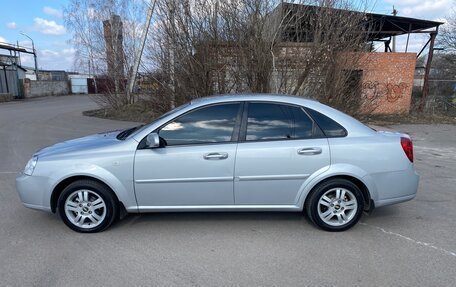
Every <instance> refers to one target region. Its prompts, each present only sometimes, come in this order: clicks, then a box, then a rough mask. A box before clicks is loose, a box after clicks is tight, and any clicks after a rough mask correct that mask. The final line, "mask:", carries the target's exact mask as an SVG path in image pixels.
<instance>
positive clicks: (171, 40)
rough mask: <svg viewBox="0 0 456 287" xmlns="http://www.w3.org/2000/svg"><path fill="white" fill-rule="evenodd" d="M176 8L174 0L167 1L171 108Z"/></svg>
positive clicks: (173, 106) (173, 79) (172, 100)
mask: <svg viewBox="0 0 456 287" xmlns="http://www.w3.org/2000/svg"><path fill="white" fill-rule="evenodd" d="M175 9H176V3H175V0H170V1H169V2H168V13H169V26H170V27H169V29H170V32H169V37H168V38H169V39H168V45H169V46H170V47H169V62H170V67H169V78H170V86H171V87H170V88H171V99H170V102H171V103H170V106H171V109H174V108H175V106H176V99H175V95H176V82H175V76H174V68H175V65H174V61H175V59H174V57H175V55H174V49H175V36H176V34H175V33H176V26H175V23H174V13H175Z"/></svg>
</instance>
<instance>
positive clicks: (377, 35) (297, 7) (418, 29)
mask: <svg viewBox="0 0 456 287" xmlns="http://www.w3.org/2000/svg"><path fill="white" fill-rule="evenodd" d="M331 11H334V12H337V13H343V14H346V17H353V16H354V17H357V18H359V19H361V20H360V23H359V24H360V25H359V26H360V33H364V34H365V41H366V43H372V44H373V43H374V42H383V43H384V46H385V49H384V52H393V50H392V49H391V42H392V40H393V39H394V37H396V36H401V35H407V42H406V47H405V52H407V51H408V47H409V40H410V35H411V34H428V35H429V40H428V41H427V43H426V44H425V45H424V46H423V48H422V49H421V51H420V52H419V53H418V54H417V56H416V57H417V58H418V57H420V56H421V54H422V53H423V52H424V51H425V50H426V48H428V57H427V63H426V69H425V75H424V85H423V95H422V97H421V100H420V105H419V110H420V111H423V110H424V107H425V104H426V99H427V96H428V94H429V73H430V70H431V64H432V58H433V54H434V50H435V49H434V44H435V39H436V36H437V34H438V30H439V26H440V25H442V24H443V23H441V22H436V21H429V20H423V19H416V18H409V17H401V16H396V15H384V14H376V13H365V12H358V11H349V10H340V9H335V8H325V7H319V6H311V5H303V4H295V3H285V2H283V3H281V4H279V5H278V6H277V7H276V8H275V9H274V10H273V11H272V13H271V19H272V20H271V22H272V23H273V25H274V23H275V25H277V26H279V25H280V26H281V27H280V31H279V32H278V35H279V36H278V37H280V38H281V40H282V41H285V42H286V41H289V42H312V41H313V35H312V33H311V32H310V31H311V29H307V28H308V27H309V24H310V23H311V21H312V18H314V17H315V18H317V17H318V15H320V13H329V12H331ZM287 17H288V18H291V17H295V19H299V21H301V24H300V25H296V24H295V22H294V25H292V26H288V25H287V24H286V23H287V22H288V21H287V20H286V19H287ZM283 19H285V20H283ZM284 23H285V24H284ZM282 24H284V25H282Z"/></svg>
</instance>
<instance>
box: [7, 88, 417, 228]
mask: <svg viewBox="0 0 456 287" xmlns="http://www.w3.org/2000/svg"><path fill="white" fill-rule="evenodd" d="M418 181H419V176H418V175H417V173H416V172H415V168H414V166H413V147H412V142H411V140H410V137H409V136H408V135H406V134H401V133H391V132H379V131H375V130H373V129H371V128H369V127H367V126H365V125H363V124H362V123H360V122H358V121H357V120H355V119H353V118H352V117H350V116H348V115H346V114H344V113H342V112H339V111H337V110H335V109H333V108H330V107H328V106H326V105H323V104H321V103H319V102H317V101H314V100H309V99H304V98H301V97H291V96H279V95H227V96H217V97H209V98H202V99H198V100H194V101H192V102H190V103H188V104H185V105H183V106H180V107H178V108H176V109H174V110H173V111H171V112H169V113H167V114H164V115H163V116H161V117H160V118H158V119H156V120H155V121H153V122H152V123H150V124H148V125H144V126H139V127H135V128H131V129H128V130H124V131H114V132H106V133H101V134H96V135H91V136H87V137H83V138H79V139H74V140H70V141H66V142H63V143H58V144H55V145H53V146H50V147H47V148H44V149H42V150H40V151H38V152H36V153H35V154H34V155H33V157H32V158H31V159H30V161H29V162H28V163H27V165H26V167H25V169H24V171H23V173H22V174H20V175H19V176H18V177H17V179H16V186H17V191H18V193H19V195H20V198H21V200H22V202H23V204H24V205H25V206H26V207H29V208H34V209H40V210H44V211H49V212H54V213H55V212H58V213H59V214H60V216H61V218H62V220H63V221H64V223H65V224H66V225H68V226H69V227H70V228H71V229H73V230H75V231H79V232H97V231H101V230H104V229H106V228H107V227H109V226H110V225H111V224H112V223H113V222H114V221H115V220H116V219H119V217H120V214H121V213H122V212H128V213H145V212H181V211H294V212H302V211H305V213H307V216H308V217H309V218H310V220H311V221H312V222H313V223H315V224H316V225H317V226H319V227H320V228H322V229H324V230H328V231H342V230H346V229H348V228H350V227H352V226H353V225H355V224H356V223H357V222H358V220H359V219H360V217H361V215H362V212H363V211H369V210H372V209H373V208H374V207H380V206H384V205H389V204H395V203H399V202H403V201H407V200H411V199H413V198H414V197H415V194H416V192H417V188H418Z"/></svg>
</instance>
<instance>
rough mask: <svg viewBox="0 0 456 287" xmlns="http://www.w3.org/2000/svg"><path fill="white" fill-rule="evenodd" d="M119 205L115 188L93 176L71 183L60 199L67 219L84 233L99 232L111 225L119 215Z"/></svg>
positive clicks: (59, 210) (60, 210)
mask: <svg viewBox="0 0 456 287" xmlns="http://www.w3.org/2000/svg"><path fill="white" fill-rule="evenodd" d="M118 206H119V205H118V202H117V199H116V198H115V196H114V195H113V193H112V191H111V190H110V189H109V188H108V187H106V186H105V185H103V184H101V183H99V182H96V181H92V180H78V181H75V182H73V183H71V184H69V185H68V186H67V187H66V188H65V189H64V190H63V191H62V193H61V194H60V196H59V200H58V203H57V207H58V212H59V214H60V217H61V218H62V220H63V222H64V223H65V224H66V225H67V226H68V227H69V228H71V229H73V230H74V231H77V232H82V233H95V232H100V231H103V230H105V229H106V228H108V227H109V226H110V225H111V224H112V223H113V222H114V220H115V219H116V218H118V217H119V207H118Z"/></svg>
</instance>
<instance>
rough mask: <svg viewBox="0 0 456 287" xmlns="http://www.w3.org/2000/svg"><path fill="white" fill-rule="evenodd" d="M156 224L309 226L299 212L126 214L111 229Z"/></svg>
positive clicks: (306, 219)
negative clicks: (251, 223)
mask: <svg viewBox="0 0 456 287" xmlns="http://www.w3.org/2000/svg"><path fill="white" fill-rule="evenodd" d="M157 222H159V223H194V224H206V223H214V222H223V224H225V225H226V224H229V223H233V224H238V223H239V222H257V223H258V222H260V223H267V222H270V223H275V224H277V223H280V222H287V223H299V224H303V223H304V224H310V222H309V220H308V218H307V217H306V216H304V215H303V214H302V213H301V212H164V213H145V214H128V215H127V216H126V217H125V218H124V219H122V220H120V221H118V222H117V223H116V224H115V226H113V227H114V228H121V227H122V226H134V225H137V224H147V223H157Z"/></svg>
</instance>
